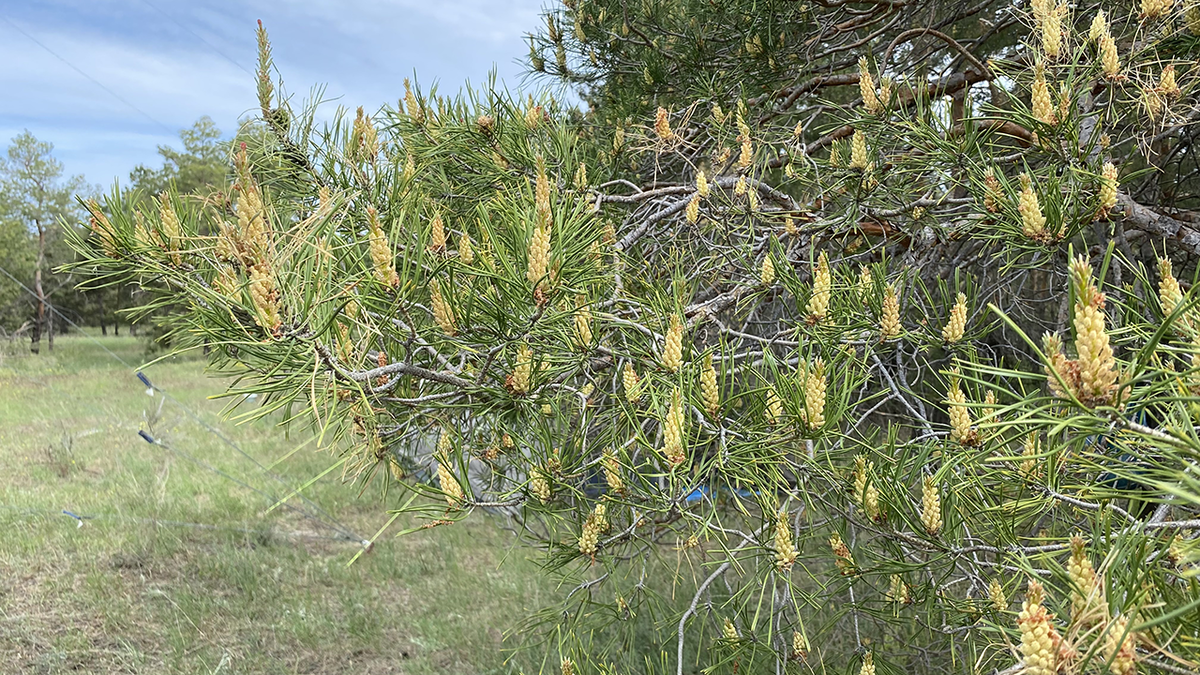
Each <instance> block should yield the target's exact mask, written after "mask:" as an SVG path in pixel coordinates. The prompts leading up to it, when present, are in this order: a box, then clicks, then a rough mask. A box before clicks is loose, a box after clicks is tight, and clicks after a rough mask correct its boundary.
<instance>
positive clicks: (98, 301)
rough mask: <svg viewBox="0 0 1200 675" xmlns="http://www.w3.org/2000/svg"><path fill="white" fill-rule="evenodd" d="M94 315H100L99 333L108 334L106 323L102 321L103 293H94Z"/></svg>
mask: <svg viewBox="0 0 1200 675" xmlns="http://www.w3.org/2000/svg"><path fill="white" fill-rule="evenodd" d="M96 316H98V317H100V334H101V335H104V336H107V335H108V324H106V323H104V293H103V291H101V292H99V293H96Z"/></svg>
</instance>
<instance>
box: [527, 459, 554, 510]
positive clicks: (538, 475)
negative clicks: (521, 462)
mask: <svg viewBox="0 0 1200 675" xmlns="http://www.w3.org/2000/svg"><path fill="white" fill-rule="evenodd" d="M529 494H531V495H533V496H534V497H536V498H537V500H538V501H539V502H541V503H543V504H545V503H546V502H548V501H550V478H549V475H548V474H547V473H546V470H545V469H543V468H542V467H540V466H535V467H533V468H532V469H530V470H529Z"/></svg>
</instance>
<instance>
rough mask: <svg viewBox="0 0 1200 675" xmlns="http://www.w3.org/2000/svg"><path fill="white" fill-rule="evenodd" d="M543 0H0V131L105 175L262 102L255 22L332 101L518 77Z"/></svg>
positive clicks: (300, 91) (296, 75)
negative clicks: (28, 137) (47, 145)
mask: <svg viewBox="0 0 1200 675" xmlns="http://www.w3.org/2000/svg"><path fill="white" fill-rule="evenodd" d="M542 5H543V2H542V0H302V1H301V0H293V1H290V2H289V1H287V0H242V1H240V2H239V1H235V0H0V63H2V64H4V65H3V67H0V91H3V92H4V95H3V96H0V142H3V143H4V145H5V146H6V145H7V143H8V141H9V139H11V138H12V137H13V136H15V135H17V134H18V133H20V132H21V131H22V130H24V129H29V130H30V131H31V132H33V134H34V135H35V136H37V137H38V138H39V139H41V140H45V141H50V142H52V143H54V145H55V156H56V157H58V158H59V159H60V160H61V161H62V162H63V163H64V164H65V165H66V170H67V172H68V173H70V174H83V175H84V176H85V177H86V178H87V180H88V181H89V182H91V183H93V184H99V185H101V186H103V187H105V188H107V187H109V186H111V185H112V182H113V180H114V179H115V178H119V179H120V180H121V182H122V183H124V182H125V181H127V180H128V175H129V171H130V169H132V168H133V167H134V166H136V165H137V164H139V163H145V164H149V165H151V166H158V165H160V164H161V161H160V159H159V157H158V155H157V152H156V149H157V147H158V146H159V145H162V144H168V145H175V146H178V132H179V129H181V128H184V127H189V126H191V125H192V123H193V122H195V121H196V119H197V118H199V117H200V116H201V115H208V116H210V117H212V118H213V120H214V121H216V123H217V126H219V127H220V128H221V130H222V131H224V132H225V133H226V134H232V132H233V131H234V129H235V128H236V126H237V120H238V119H239V118H241V117H243V116H245V115H247V114H249V113H252V112H254V110H255V108H256V106H257V102H256V98H255V93H254V79H253V76H252V75H251V74H250V73H252V72H253V70H254V62H255V41H254V28H255V25H256V24H255V21H256V20H258V19H262V21H263V24H264V25H265V26H266V28H267V31H268V32H269V33H270V36H271V43H272V46H273V49H274V55H275V63H276V66H277V67H278V68H279V71H280V73H281V74H282V77H283V80H284V86H285V88H286V89H287V90H288V91H289V92H291V93H293V94H295V95H297V97H303V96H306V95H307V94H309V93H310V91H311V89H312V87H313V86H315V85H325V86H326V92H325V95H326V97H327V98H336V99H337V100H336V101H335V102H333V103H331V104H329V105H328V106H327V110H326V111H325V114H323V115H322V117H330V116H332V112H333V109H334V108H335V107H336V106H337V105H344V106H346V107H348V108H351V109H353V108H355V107H357V106H359V105H362V106H365V107H366V108H367V109H368V110H373V109H375V108H378V107H379V106H380V105H382V104H384V103H385V102H393V103H394V102H395V101H396V100H397V99H398V98H399V97H400V96H401V95H402V94H403V91H404V89H403V84H402V83H403V80H404V78H405V77H413V76H414V74H415V76H416V78H417V79H418V80H419V81H420V83H421V86H422V88H423V89H424V88H428V85H429V84H431V83H433V82H435V81H436V82H437V83H438V84H439V90H440V91H441V92H442V93H453V92H455V91H457V90H458V89H459V87H460V86H461V85H462V84H463V83H464V82H466V81H470V82H471V83H473V84H479V83H483V82H485V81H486V78H487V75H488V73H489V72H490V71H491V70H492V69H493V68H495V69H496V70H497V71H498V74H499V75H500V77H501V78H502V79H503V81H504V82H505V84H507V86H509V87H510V88H513V89H516V88H517V87H518V86H519V85H520V84H521V82H522V78H523V74H524V71H523V69H522V67H521V66H520V65H519V64H518V63H517V62H516V61H517V59H518V58H520V57H522V56H523V55H524V54H526V53H527V52H528V46H527V43H526V42H525V40H524V34H525V33H526V32H529V31H531V30H534V29H536V28H537V27H538V25H539V12H540V10H541V7H542Z"/></svg>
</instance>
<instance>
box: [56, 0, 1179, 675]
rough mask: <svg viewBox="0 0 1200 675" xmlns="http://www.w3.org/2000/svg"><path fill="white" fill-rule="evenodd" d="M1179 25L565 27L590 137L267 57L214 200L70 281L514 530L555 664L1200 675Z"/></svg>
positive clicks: (520, 108)
mask: <svg viewBox="0 0 1200 675" xmlns="http://www.w3.org/2000/svg"><path fill="white" fill-rule="evenodd" d="M1101 10H1103V13H1102V12H1101ZM1196 12H1197V10H1196V9H1195V8H1192V7H1177V6H1175V5H1173V4H1172V3H1170V2H1163V1H1159V0H1147V1H1146V2H1142V3H1141V4H1140V6H1138V7H1134V8H1132V9H1131V8H1128V7H1122V6H1112V5H1108V4H1104V5H1103V6H1101V7H1093V6H1088V7H1078V6H1077V7H1073V8H1072V7H1069V6H1068V5H1066V4H1065V3H1057V2H1054V1H1053V0H1037V2H1034V3H1033V4H1031V5H1030V6H1029V7H1017V6H1014V5H1012V4H1008V3H999V2H994V3H993V2H989V1H986V0H985V1H984V2H981V3H978V4H971V5H959V4H956V3H955V4H949V5H947V4H944V3H923V2H917V3H904V2H900V3H897V2H892V1H890V0H888V1H886V2H885V1H882V0H878V1H876V0H868V1H866V2H821V3H813V4H807V3H805V4H797V3H791V2H767V3H753V4H752V3H732V4H729V3H725V4H723V5H720V6H718V5H714V4H712V3H701V2H685V1H679V0H671V1H662V2H653V1H651V2H643V3H636V4H630V3H617V2H605V1H603V0H597V1H594V2H582V1H580V0H575V1H574V2H572V3H569V4H567V5H565V6H564V7H562V8H556V9H554V10H553V11H551V12H550V16H549V17H548V19H547V24H546V29H545V31H544V32H543V33H542V34H541V35H538V36H534V37H532V38H531V45H532V48H533V51H532V53H531V66H532V68H533V69H534V70H535V71H539V72H544V71H547V70H548V71H550V72H552V73H553V74H555V75H557V76H560V77H562V78H565V79H566V80H567V81H568V82H574V83H578V84H580V85H582V86H583V87H585V88H586V89H585V91H584V95H585V99H586V100H587V101H588V102H589V103H590V106H589V108H588V109H587V110H573V109H564V108H563V107H562V106H561V105H560V104H558V103H556V102H554V101H553V100H552V99H551V98H549V97H546V96H543V97H541V98H540V99H533V98H531V99H529V100H528V101H519V100H514V99H512V98H510V97H508V96H507V95H504V94H502V93H500V92H497V91H495V89H494V88H490V89H489V90H487V91H484V92H478V93H474V92H472V93H468V94H466V95H464V96H463V97H460V98H457V99H447V98H443V97H439V96H436V95H435V94H433V93H430V94H423V93H422V92H421V91H420V90H419V89H415V88H412V87H409V86H407V85H406V87H405V92H404V96H403V98H402V99H401V102H400V104H399V105H398V106H397V107H396V108H385V109H383V110H380V111H378V112H377V113H376V114H373V115H369V114H367V113H366V112H365V111H363V110H359V111H358V113H357V115H355V116H354V119H353V120H351V119H350V117H349V116H348V115H347V116H346V117H345V118H344V119H338V120H337V121H336V122H335V123H334V124H332V125H329V126H328V127H325V128H321V129H318V128H317V127H316V124H315V122H314V119H313V111H312V110H311V108H307V107H306V108H302V109H300V110H294V109H292V108H291V107H290V106H289V105H288V104H287V101H288V100H289V99H288V98H287V97H286V96H285V95H284V94H283V93H282V92H277V91H276V88H275V83H274V81H273V79H272V75H271V60H270V49H269V44H268V43H267V40H266V35H265V33H264V32H262V31H261V29H260V32H259V48H260V49H259V53H260V64H259V80H258V86H259V99H260V100H259V102H260V106H261V118H262V120H263V122H262V126H261V127H259V128H258V129H256V130H255V133H253V134H247V135H246V136H245V137H244V143H245V144H244V145H239V151H238V153H237V154H236V158H235V185H234V193H235V195H236V206H235V208H234V210H233V211H232V213H229V212H226V211H223V210H218V209H212V208H203V207H199V206H196V205H189V204H187V203H186V202H184V201H181V200H179V199H177V198H175V197H173V196H170V197H168V198H167V199H165V200H162V201H161V202H160V203H159V204H158V206H157V211H156V212H153V213H151V212H147V211H144V210H143V211H139V207H138V205H137V204H136V203H133V202H132V201H130V200H128V199H124V198H117V199H115V200H112V201H110V202H109V203H108V204H107V208H108V209H109V210H110V212H111V217H107V216H105V215H104V213H102V212H101V211H100V210H99V209H97V210H96V211H95V212H94V213H93V216H94V217H95V227H94V230H93V234H92V235H91V236H90V237H89V238H88V239H86V240H77V241H76V245H77V246H78V247H79V250H80V251H81V253H82V254H83V255H84V256H86V260H85V261H82V262H81V263H80V265H79V267H78V268H79V269H86V270H89V271H91V272H92V273H94V274H95V275H96V277H95V281H94V283H95V284H96V285H104V284H115V283H124V282H126V281H128V280H130V279H134V280H137V282H138V283H139V284H141V285H142V286H143V287H145V288H148V289H156V293H157V294H156V296H155V298H154V299H153V300H152V301H151V302H149V303H148V304H146V305H145V306H144V307H143V308H141V309H140V311H142V312H151V311H155V310H156V309H159V308H161V307H164V306H165V305H166V304H168V303H177V302H179V298H180V297H183V298H186V299H187V302H188V303H189V305H188V311H187V312H186V313H177V314H175V315H174V316H173V317H172V322H173V325H174V327H175V328H176V334H177V335H178V336H179V338H180V339H181V340H186V341H193V342H195V341H207V342H209V343H211V344H213V345H219V347H218V348H217V349H215V350H214V352H213V354H212V356H213V363H214V365H215V366H216V367H217V368H218V369H225V370H226V371H227V372H229V373H234V374H236V375H237V376H238V377H239V378H240V380H239V386H238V387H236V388H235V390H234V391H233V392H232V393H241V392H258V393H261V394H265V397H264V398H265V399H266V401H267V403H266V405H264V406H263V407H262V408H261V409H260V412H261V413H262V414H267V413H269V412H271V411H275V410H285V411H286V412H287V413H288V419H293V420H297V419H304V420H307V421H309V422H311V423H312V424H313V425H314V426H316V427H318V428H319V429H320V430H321V431H322V432H323V442H324V444H325V445H326V447H329V448H330V449H331V450H332V451H335V452H337V453H339V454H340V456H341V460H340V461H341V462H342V465H343V467H344V469H345V471H346V473H347V475H348V476H350V477H353V478H354V479H356V480H359V481H362V482H364V483H366V482H370V481H374V482H375V483H376V484H378V485H380V486H382V487H383V489H384V490H385V497H384V499H385V500H386V502H387V503H388V505H389V506H393V507H394V510H396V511H398V512H399V513H409V514H417V515H418V516H424V517H425V518H427V519H428V520H427V522H426V523H425V524H424V527H434V526H450V525H452V524H453V522H454V521H456V520H458V519H459V518H462V517H466V516H467V515H469V514H472V513H477V512H479V511H483V510H489V511H500V512H502V513H504V514H506V515H507V516H509V517H511V518H512V519H514V520H515V522H516V523H517V524H518V526H519V527H518V528H517V529H518V531H519V532H520V533H521V536H522V537H523V538H525V539H526V540H527V541H529V542H531V543H533V544H535V545H537V546H539V547H541V549H542V550H543V551H544V560H545V563H546V567H547V569H548V571H549V572H550V573H552V574H553V575H555V576H557V577H558V578H559V579H560V580H561V581H563V582H565V583H563V585H562V588H563V589H564V590H563V592H562V594H561V600H562V602H561V605H559V606H558V607H555V608H552V611H549V612H547V613H546V614H544V615H540V616H536V617H532V618H531V624H530V626H529V628H531V629H532V628H537V629H540V630H524V631H522V632H521V633H519V635H520V636H521V638H522V640H523V642H524V643H525V644H526V645H527V646H531V647H537V648H541V649H543V650H544V653H545V654H546V658H547V659H553V661H552V663H553V664H554V665H555V666H556V667H557V666H559V665H560V664H561V670H562V672H564V673H567V672H575V670H576V664H580V665H583V664H586V667H588V668H593V669H595V670H619V671H622V672H624V671H638V672H642V671H648V672H664V671H665V672H672V671H673V672H676V673H682V672H684V671H685V670H686V671H689V672H696V671H699V670H701V669H703V670H705V672H722V673H740V672H758V671H762V670H768V669H770V670H773V671H774V672H782V671H785V670H790V671H808V670H810V669H811V670H813V671H815V672H825V671H829V670H835V671H838V672H845V671H848V670H858V671H859V672H860V673H863V675H869V674H871V673H874V672H875V671H876V669H883V670H885V671H891V670H894V671H906V672H914V671H915V672H951V671H970V672H985V671H1001V672H1006V673H1017V672H1026V673H1030V674H1031V675H1049V674H1050V673H1058V672H1063V673H1076V672H1080V673H1082V672H1112V673H1118V674H1119V675H1127V674H1129V673H1132V672H1134V671H1136V670H1137V669H1139V668H1141V669H1144V670H1156V671H1161V672H1190V671H1191V670H1194V669H1196V668H1197V662H1198V660H1200V649H1198V645H1197V643H1196V642H1195V640H1194V636H1195V635H1197V634H1200V620H1198V619H1197V618H1196V617H1197V616H1200V613H1197V612H1196V609H1197V608H1200V587H1197V585H1196V584H1195V578H1194V577H1195V572H1196V566H1195V565H1196V560H1197V550H1196V549H1197V547H1196V537H1195V535H1196V532H1197V531H1198V530H1200V524H1198V519H1197V515H1198V514H1200V483H1197V480H1196V477H1195V471H1196V458H1197V456H1200V438H1198V436H1197V432H1196V416H1197V411H1198V410H1200V406H1197V403H1200V399H1198V398H1197V395H1198V394H1200V384H1198V383H1197V376H1198V374H1200V369H1198V367H1197V363H1200V346H1198V343H1197V340H1198V339H1200V335H1198V334H1197V332H1196V331H1197V326H1200V315H1198V314H1197V313H1196V309H1195V306H1196V298H1195V297H1194V295H1193V294H1192V293H1191V292H1190V289H1189V288H1187V284H1186V282H1184V283H1181V282H1180V281H1179V278H1180V277H1184V278H1185V279H1186V278H1188V277H1193V278H1194V268H1195V258H1194V256H1195V255H1196V254H1197V253H1200V249H1198V248H1197V247H1198V246H1200V243H1198V242H1200V232H1197V230H1196V229H1195V227H1194V225H1193V223H1195V222H1200V216H1197V214H1195V213H1193V212H1191V211H1189V210H1187V209H1190V208H1194V207H1195V203H1194V199H1195V171H1194V169H1193V168H1192V167H1193V164H1192V163H1193V162H1194V159H1193V153H1192V151H1191V138H1192V134H1193V133H1194V127H1193V126H1192V124H1191V120H1193V119H1194V116H1195V111H1196V100H1195V96H1194V87H1193V82H1194V76H1193V75H1192V74H1191V73H1190V71H1187V70H1185V68H1186V67H1190V65H1189V63H1190V62H1189V61H1188V59H1189V58H1191V57H1192V55H1194V54H1195V53H1196V51H1197V37H1196V33H1198V32H1200V15H1198V14H1197V13H1196ZM547 63H549V64H550V65H547ZM946 97H949V98H946ZM1159 257H1161V258H1162V259H1161V260H1160V259H1158V258H1159ZM1180 270H1183V271H1182V272H1179V271H1180ZM1177 272H1178V275H1177ZM1185 291H1186V292H1185ZM1043 332H1044V335H1043V334H1042V333H1043ZM181 344H184V343H183V342H181ZM395 492H401V493H406V492H411V493H414V495H415V496H414V497H413V498H412V499H404V500H403V501H395V499H396V497H395ZM421 497H427V498H428V499H422V498H421ZM399 513H398V514H397V515H399ZM1018 600H1019V602H1018Z"/></svg>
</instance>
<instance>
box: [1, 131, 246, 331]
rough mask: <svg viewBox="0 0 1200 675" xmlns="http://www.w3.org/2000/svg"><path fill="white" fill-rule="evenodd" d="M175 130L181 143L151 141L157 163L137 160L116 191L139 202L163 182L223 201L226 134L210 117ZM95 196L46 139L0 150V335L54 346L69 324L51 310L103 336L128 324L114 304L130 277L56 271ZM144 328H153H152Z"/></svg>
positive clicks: (122, 304) (23, 137)
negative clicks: (87, 284)
mask: <svg viewBox="0 0 1200 675" xmlns="http://www.w3.org/2000/svg"><path fill="white" fill-rule="evenodd" d="M179 135H180V141H181V144H182V146H183V147H182V149H178V148H174V147H170V146H166V145H163V146H159V148H158V153H159V155H160V156H161V157H162V159H163V163H162V166H160V167H157V168H155V167H150V166H146V165H139V166H137V167H136V168H134V169H133V171H132V172H130V175H129V181H128V182H127V184H126V185H123V186H120V185H117V186H114V188H113V190H114V193H115V194H121V195H123V196H124V197H125V198H126V199H128V200H131V201H133V202H135V203H139V202H144V203H146V204H150V202H151V201H153V200H155V199H156V198H157V196H158V195H160V194H162V193H163V192H166V191H167V190H172V191H174V192H176V193H178V194H185V195H189V196H190V197H191V198H194V199H197V200H200V201H202V202H205V203H208V204H213V205H217V206H218V207H219V205H220V204H222V203H224V202H225V201H227V199H226V197H224V196H223V195H224V194H225V191H226V187H227V185H228V183H229V175H230V171H229V156H230V147H231V141H230V140H229V139H228V138H223V137H222V133H221V130H220V129H218V128H217V126H216V124H215V123H213V121H212V120H211V119H210V118H208V117H202V118H200V119H199V120H198V121H197V122H196V123H195V124H194V125H192V127H191V128H189V129H184V130H182V131H181V132H180V134H179ZM99 196H100V189H99V187H98V186H94V185H90V184H88V183H87V181H85V180H84V177H83V176H78V175H74V176H73V175H68V174H67V173H66V171H65V167H64V166H63V163H62V162H61V161H59V160H58V159H56V158H55V157H54V145H53V144H52V143H50V142H47V141H43V140H39V139H38V138H36V137H35V136H34V135H33V134H32V133H30V132H29V131H24V132H22V133H21V134H19V135H17V136H16V137H15V138H13V139H12V141H11V142H10V144H9V146H8V148H7V150H6V152H5V153H4V155H3V156H2V157H0V337H5V338H9V339H17V338H18V337H20V338H28V339H29V340H30V349H31V350H32V351H33V352H35V353H36V352H39V351H40V350H41V349H42V344H43V341H44V342H45V345H46V347H47V348H48V349H51V350H52V349H53V348H54V336H55V335H56V334H61V333H63V332H65V331H66V330H67V328H68V327H69V326H68V325H66V322H65V321H63V320H61V319H60V318H59V316H57V315H56V312H59V313H61V314H62V315H63V316H66V317H68V318H70V320H71V321H73V322H75V323H78V324H80V325H89V326H97V327H99V328H100V332H101V333H102V334H105V335H107V334H108V331H109V329H110V328H111V329H112V330H113V332H114V333H115V334H117V335H119V334H120V330H121V328H120V326H121V323H126V324H127V325H128V324H129V320H128V318H127V317H125V316H123V315H122V313H121V311H122V310H123V309H125V308H127V307H131V306H134V305H136V304H138V303H137V301H136V300H137V296H138V293H139V289H138V288H137V287H136V285H132V284H130V285H124V286H119V287H108V288H103V289H95V290H87V291H85V290H83V289H82V288H80V287H79V286H78V285H77V282H78V281H79V279H78V275H74V274H71V273H67V272H62V271H58V268H59V266H61V265H63V264H64V263H69V262H71V261H72V260H73V259H74V253H73V252H72V251H71V249H70V248H69V247H68V246H67V245H66V237H65V234H66V233H67V232H68V231H71V230H76V229H78V228H83V227H86V226H87V221H88V219H89V217H90V216H89V214H88V211H87V208H86V203H87V202H88V201H89V200H95V199H97V198H99ZM10 275H11V277H10ZM22 286H24V287H25V288H22ZM26 289H28V290H26ZM151 323H152V322H151ZM129 331H130V333H134V332H135V326H134V325H129ZM143 334H144V335H147V336H148V337H149V338H151V339H153V338H155V337H157V336H158V335H159V334H158V333H157V332H156V331H154V330H153V329H152V328H149V329H148V330H146V331H143Z"/></svg>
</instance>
